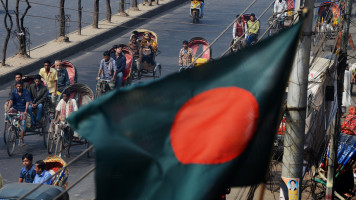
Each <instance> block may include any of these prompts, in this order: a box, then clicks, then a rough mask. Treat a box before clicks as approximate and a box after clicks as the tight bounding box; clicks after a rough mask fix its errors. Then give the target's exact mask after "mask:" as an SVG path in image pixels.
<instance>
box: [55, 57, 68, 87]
mask: <svg viewBox="0 0 356 200" xmlns="http://www.w3.org/2000/svg"><path fill="white" fill-rule="evenodd" d="M54 66H55V68H56V70H57V78H58V79H57V91H58V92H60V93H62V92H63V90H64V88H66V87H67V86H68V85H69V84H70V80H69V76H68V72H67V70H66V69H65V68H64V67H63V65H62V62H61V61H60V60H56V61H55V62H54Z"/></svg>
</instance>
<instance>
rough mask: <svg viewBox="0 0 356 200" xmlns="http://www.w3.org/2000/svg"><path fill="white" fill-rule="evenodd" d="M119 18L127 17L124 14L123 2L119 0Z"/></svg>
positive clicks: (123, 0)
mask: <svg viewBox="0 0 356 200" xmlns="http://www.w3.org/2000/svg"><path fill="white" fill-rule="evenodd" d="M119 13H120V16H122V17H127V16H129V15H128V14H127V13H126V12H125V0H120V10H119Z"/></svg>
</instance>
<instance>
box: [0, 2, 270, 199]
mask: <svg viewBox="0 0 356 200" xmlns="http://www.w3.org/2000/svg"><path fill="white" fill-rule="evenodd" d="M250 2H251V1H248V0H239V1H236V0H223V1H221V0H209V1H206V4H205V13H204V14H205V16H204V19H202V20H201V22H200V24H192V23H191V21H192V20H191V19H190V17H189V15H188V13H189V4H188V3H187V4H183V5H182V6H179V7H177V8H175V9H172V10H169V11H167V12H165V13H162V15H160V16H159V17H157V18H155V19H157V20H150V21H148V22H146V23H143V24H141V25H140V26H138V27H140V28H146V29H150V30H152V31H154V32H156V33H157V34H158V39H159V40H158V49H159V50H160V51H161V54H160V55H158V57H157V58H156V60H157V61H158V62H160V63H161V64H162V67H163V69H162V76H166V75H168V74H171V73H174V72H177V71H178V67H177V66H178V53H179V50H180V48H181V44H182V41H183V40H189V39H190V38H192V37H196V36H200V37H204V38H206V39H207V40H208V41H210V42H211V41H213V40H214V39H215V38H216V37H217V36H218V35H219V34H220V33H221V31H222V30H224V29H225V28H226V27H227V25H228V24H230V23H231V22H232V20H233V19H234V18H235V16H236V14H238V13H240V12H241V11H242V10H243V9H244V8H245V7H246V6H247V5H248V4H249V3H250ZM268 4H269V2H267V1H257V3H256V4H255V5H254V6H253V7H252V8H251V9H250V10H249V11H248V12H249V13H251V12H253V13H255V14H256V15H257V16H258V15H259V14H260V13H262V11H263V10H264V9H265V8H266V7H267V5H268ZM271 12H272V11H271V10H270V11H268V12H267V14H266V16H265V17H263V18H262V19H261V26H262V30H261V33H263V31H264V30H265V29H266V27H267V19H268V17H269V16H270V15H271ZM158 20H159V21H158ZM162 21H166V22H162ZM138 27H137V28H138ZM131 31H132V30H128V31H126V32H124V33H123V34H120V35H117V37H114V38H108V40H107V41H105V42H102V43H98V44H97V45H96V46H93V47H91V48H89V49H83V51H81V52H79V53H77V54H75V55H73V56H71V57H69V58H60V59H63V60H70V61H71V62H72V63H73V64H74V65H75V66H76V67H77V69H78V73H79V82H80V83H84V84H87V85H88V86H89V87H91V88H92V89H93V91H95V84H96V82H95V77H96V75H97V71H98V65H99V61H100V60H101V59H102V53H103V52H104V51H105V50H107V49H109V48H111V47H112V46H113V45H114V44H120V43H125V44H126V43H127V42H128V37H129V34H130V32H131ZM231 32H232V30H231V29H230V30H229V31H228V32H227V33H226V34H224V35H223V36H222V37H221V38H220V40H219V41H218V42H217V43H216V44H215V45H214V46H213V57H214V58H217V57H219V56H220V55H221V53H222V52H223V51H225V50H226V49H227V48H228V46H229V43H230V41H231V37H232V36H231V35H232V34H231ZM220 67H223V66H220ZM217 70H219V69H218V68H217ZM37 72H38V71H34V72H33V73H31V74H34V73H37ZM151 79H152V78H148V77H147V78H143V79H142V80H141V81H150V80H151ZM134 83H136V82H134ZM10 84H13V83H7V84H4V85H1V86H0V105H4V102H5V100H6V99H7V94H8V92H9V86H10ZM0 121H1V122H3V115H2V114H1V115H0ZM3 125H4V124H3V123H0V130H3V128H4V127H3ZM2 136H3V135H2V133H1V134H0V173H1V175H2V176H3V178H4V181H5V184H6V183H11V182H15V181H17V180H18V176H19V170H20V168H21V155H22V154H24V153H25V152H30V153H32V154H33V155H34V160H35V161H36V160H40V159H44V158H46V157H47V156H48V154H47V151H46V149H45V148H44V146H43V139H42V137H40V136H38V135H35V136H27V137H25V143H26V146H25V147H19V148H18V149H17V150H16V152H15V155H14V156H12V157H11V158H10V157H8V155H7V153H6V147H5V145H4V143H3V142H2V141H3V138H2ZM83 150H84V146H77V147H73V148H72V149H71V155H72V157H71V158H69V159H65V160H66V161H69V160H70V159H72V158H74V157H75V156H76V155H78V154H80V152H82V151H83ZM113 159H114V158H113ZM94 161H95V160H94V158H89V159H88V158H86V157H83V158H81V159H79V161H78V162H76V163H75V164H74V165H72V167H70V178H69V184H70V183H72V182H73V181H75V180H76V179H78V178H79V177H80V176H81V175H82V174H84V173H85V172H86V171H88V170H89V169H90V168H91V166H93V165H94ZM94 188H95V186H94V173H92V174H91V175H90V176H89V177H87V178H86V179H84V181H82V182H81V183H80V184H79V185H77V186H76V187H75V188H73V190H71V192H70V195H71V199H92V198H93V197H94V196H95V189H94Z"/></svg>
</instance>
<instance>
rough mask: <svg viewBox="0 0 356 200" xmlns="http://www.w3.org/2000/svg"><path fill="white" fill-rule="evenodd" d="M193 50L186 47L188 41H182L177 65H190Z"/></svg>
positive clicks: (182, 66) (185, 66)
mask: <svg viewBox="0 0 356 200" xmlns="http://www.w3.org/2000/svg"><path fill="white" fill-rule="evenodd" d="M193 57H194V52H193V49H191V48H189V47H188V41H186V40H184V41H183V48H182V49H181V50H180V52H179V67H180V68H187V67H192V62H193Z"/></svg>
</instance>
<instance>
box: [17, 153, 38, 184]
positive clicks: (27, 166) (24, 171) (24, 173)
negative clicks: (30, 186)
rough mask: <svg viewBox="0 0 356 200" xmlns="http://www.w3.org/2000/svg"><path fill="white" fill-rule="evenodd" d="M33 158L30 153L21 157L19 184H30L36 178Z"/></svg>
mask: <svg viewBox="0 0 356 200" xmlns="http://www.w3.org/2000/svg"><path fill="white" fill-rule="evenodd" d="M32 161H33V156H32V154H30V153H25V154H24V155H23V156H22V165H23V167H22V168H21V170H20V178H19V183H22V182H25V183H32V182H33V180H34V179H35V176H36V171H35V165H33V164H32Z"/></svg>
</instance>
